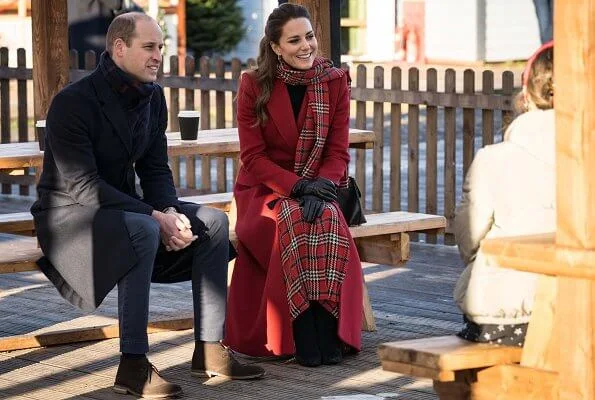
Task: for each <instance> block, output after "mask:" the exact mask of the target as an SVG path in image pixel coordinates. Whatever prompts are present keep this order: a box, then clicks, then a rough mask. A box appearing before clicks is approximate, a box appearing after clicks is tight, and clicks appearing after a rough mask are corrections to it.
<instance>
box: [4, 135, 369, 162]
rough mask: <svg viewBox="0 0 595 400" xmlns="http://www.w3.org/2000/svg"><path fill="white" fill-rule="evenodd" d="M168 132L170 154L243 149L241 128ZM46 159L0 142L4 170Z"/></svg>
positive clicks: (29, 147) (360, 140)
mask: <svg viewBox="0 0 595 400" xmlns="http://www.w3.org/2000/svg"><path fill="white" fill-rule="evenodd" d="M166 135H167V153H168V155H169V156H170V157H174V156H188V155H204V156H223V155H235V154H237V153H239V151H240V140H239V137H238V129H237V128H226V129H208V130H202V131H199V132H198V138H197V140H195V141H184V142H183V141H181V140H180V133H179V132H169V133H167V134H166ZM374 140H375V134H374V132H372V131H367V130H361V129H350V130H349V143H350V146H351V147H356V148H371V146H372V145H373V143H374ZM42 160H43V152H42V151H40V150H39V145H38V144H37V142H22V143H4V144H0V169H2V170H18V169H22V168H27V167H38V166H40V165H41V163H42Z"/></svg>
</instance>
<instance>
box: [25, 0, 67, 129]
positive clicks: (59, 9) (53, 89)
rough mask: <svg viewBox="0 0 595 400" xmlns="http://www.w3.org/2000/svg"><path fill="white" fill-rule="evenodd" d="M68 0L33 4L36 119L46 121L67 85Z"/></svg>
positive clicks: (46, 0)
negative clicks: (54, 99)
mask: <svg viewBox="0 0 595 400" xmlns="http://www.w3.org/2000/svg"><path fill="white" fill-rule="evenodd" d="M67 15H68V14H67V4H66V0H32V1H31V24H32V39H33V99H34V114H35V119H36V120H40V119H45V117H46V115H47V110H48V108H49V106H50V103H51V101H52V98H53V97H54V95H55V94H56V93H58V91H59V90H60V89H62V88H63V87H64V86H65V85H66V84H67V83H68V16H67Z"/></svg>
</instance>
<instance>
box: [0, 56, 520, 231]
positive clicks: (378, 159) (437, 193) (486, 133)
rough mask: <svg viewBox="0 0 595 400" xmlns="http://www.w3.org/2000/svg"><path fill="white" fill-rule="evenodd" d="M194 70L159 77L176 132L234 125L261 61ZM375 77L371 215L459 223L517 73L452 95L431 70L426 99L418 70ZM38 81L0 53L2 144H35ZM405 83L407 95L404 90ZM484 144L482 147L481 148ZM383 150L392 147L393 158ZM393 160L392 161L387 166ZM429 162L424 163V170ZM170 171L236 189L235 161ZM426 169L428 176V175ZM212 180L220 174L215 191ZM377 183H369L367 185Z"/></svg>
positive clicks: (199, 186)
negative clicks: (464, 195)
mask: <svg viewBox="0 0 595 400" xmlns="http://www.w3.org/2000/svg"><path fill="white" fill-rule="evenodd" d="M70 59H71V76H70V78H71V80H72V81H75V80H77V79H80V78H81V77H83V76H85V75H87V74H89V73H90V70H92V69H94V68H95V66H96V62H97V56H96V55H95V54H94V53H93V52H86V53H85V57H84V59H85V62H84V65H82V66H80V65H79V64H78V54H77V52H76V51H72V52H71V58H70ZM196 61H197V60H195V59H194V58H192V57H186V59H185V60H184V69H183V70H184V73H183V74H180V72H179V71H180V70H181V68H180V67H181V66H180V65H179V62H178V58H177V57H175V56H174V57H171V58H170V60H169V66H170V71H169V73H168V74H165V75H164V74H163V73H161V74H160V77H159V80H158V82H159V83H160V84H161V85H162V86H163V87H164V88H165V90H166V97H167V102H168V107H169V127H168V129H169V130H171V131H175V130H178V121H177V114H178V111H179V110H180V109H197V108H198V109H199V110H200V115H201V121H200V126H201V129H212V128H225V127H230V126H235V124H236V118H235V117H236V106H235V102H234V101H233V97H234V96H235V94H236V90H237V85H238V78H239V76H240V74H241V73H242V71H243V70H244V69H246V68H247V66H249V65H252V64H253V63H254V61H253V60H248V62H246V63H244V64H243V63H242V62H241V61H240V60H238V59H233V60H231V62H228V63H226V62H224V61H223V60H222V59H220V58H216V59H213V60H211V59H209V58H207V57H202V58H200V59H199V60H198V63H197V62H196ZM368 69H369V68H368V67H366V66H365V65H363V64H360V65H358V66H357V67H356V68H355V70H351V71H350V73H351V76H352V77H353V78H354V79H353V82H352V90H351V98H352V110H355V114H354V116H355V125H354V127H355V128H359V129H372V130H373V131H374V132H375V134H376V143H375V145H374V148H373V149H371V150H365V149H357V150H351V151H352V152H353V157H352V166H351V168H352V171H353V172H354V175H355V178H356V180H357V182H358V184H359V186H360V188H361V189H362V192H363V195H364V199H365V201H366V203H365V204H366V208H367V209H369V210H374V211H387V210H391V211H393V210H401V209H406V210H408V211H419V212H426V213H430V214H442V215H444V216H446V217H447V218H448V220H449V221H452V218H453V216H454V210H455V204H456V200H457V194H458V193H460V187H461V180H462V179H461V177H462V176H464V175H465V174H466V172H467V170H468V168H469V166H470V164H471V161H472V160H473V155H474V153H475V151H476V147H480V146H485V145H487V144H491V143H494V142H496V141H498V140H501V133H502V132H503V130H504V128H505V127H506V125H507V124H508V123H509V122H510V119H511V117H512V94H513V83H514V76H513V73H512V72H510V71H505V72H503V73H502V75H501V77H497V78H499V79H500V81H501V83H502V84H501V89H500V90H498V91H497V92H496V91H495V90H494V73H493V72H492V71H490V70H485V71H482V72H481V79H480V82H481V90H480V91H477V90H476V88H475V83H476V81H478V80H477V79H476V72H475V71H473V70H471V69H467V70H465V71H464V72H463V79H462V86H463V90H462V91H459V92H457V91H456V82H457V72H455V70H454V69H447V70H445V71H444V76H443V77H440V78H442V79H441V81H443V84H444V90H443V91H440V92H439V91H438V82H439V76H438V72H437V70H436V69H434V68H430V69H428V70H427V71H425V74H426V75H425V79H423V80H425V86H426V89H425V90H420V89H419V87H420V82H421V81H422V79H420V71H419V69H417V68H409V69H407V70H402V69H401V68H399V67H393V68H391V70H390V75H389V76H390V82H387V83H385V74H386V75H388V74H387V72H388V71H385V69H384V68H383V67H380V66H376V67H374V68H373V71H372V74H373V75H372V76H371V78H372V79H371V81H373V85H372V87H368V80H369V79H368V78H369V77H368ZM31 79H32V72H31V69H27V68H26V67H25V51H24V49H19V50H18V52H17V67H16V68H9V67H8V49H6V48H1V49H0V142H1V143H6V142H10V141H27V140H35V138H34V134H33V121H32V120H31V119H32V116H31V113H30V110H31V109H32V107H31V104H29V103H28V101H29V100H28V94H27V91H28V90H27V85H31V84H32V82H31ZM11 81H16V86H17V90H16V99H17V101H16V103H17V107H16V128H17V129H16V132H13V129H12V127H11V121H14V119H11V118H13V114H14V108H15V107H14V106H13V107H12V110H11V106H10V102H11V99H14V93H13V92H11V90H10V86H11V85H10V82H11ZM405 83H406V84H407V89H404V87H405ZM13 87H14V84H13ZM11 96H12V97H11ZM368 103H371V105H372V106H371V113H370V112H368V111H369V110H367V108H368V107H366V105H367V104H368ZM385 105H386V107H385ZM479 121H481V123H480V124H479ZM13 125H14V122H13ZM15 133H16V134H15ZM405 134H406V135H405ZM477 141H480V143H479V145H477V144H476V142H477ZM385 147H386V148H388V151H387V152H385ZM439 150H441V151H439ZM404 154H405V155H406V156H404ZM385 156H386V157H388V160H385ZM404 157H405V158H404ZM421 160H425V161H424V162H423V163H422V162H421ZM405 161H406V162H405ZM461 161H462V162H461ZM229 165H231V166H232V167H231V169H229V168H228V166H229ZM171 167H172V170H173V172H174V179H175V182H176V186H178V187H179V188H180V191H181V193H192V192H224V191H229V190H231V186H232V182H233V177H234V176H235V173H236V171H237V160H232V161H230V162H228V160H226V159H224V158H216V159H215V160H211V159H209V158H207V157H186V158H176V159H172V160H171ZM370 169H371V171H370ZM420 170H422V172H423V171H425V172H424V173H420ZM211 171H213V172H214V174H215V175H214V176H215V178H216V179H215V181H214V182H213V180H212V179H211V175H212V174H211ZM197 174H199V176H200V178H199V179H197ZM370 178H371V182H367V180H369V179H370ZM2 182H3V185H2V193H10V190H11V186H10V185H8V184H6V177H3V178H2ZM21 182H22V183H27V182H25V181H21ZM405 188H406V190H404V189H405ZM19 193H20V194H23V195H27V194H29V193H30V192H29V187H28V186H27V185H25V184H23V185H22V186H20V187H19ZM420 195H421V197H420ZM420 199H421V201H420ZM428 240H429V241H434V240H435V238H431V237H428ZM446 241H447V242H451V241H452V238H451V237H450V235H447V237H446Z"/></svg>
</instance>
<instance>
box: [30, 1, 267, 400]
mask: <svg viewBox="0 0 595 400" xmlns="http://www.w3.org/2000/svg"><path fill="white" fill-rule="evenodd" d="M162 47H163V38H162V32H161V30H160V28H159V26H158V25H157V23H156V22H155V21H154V20H153V19H152V18H151V17H149V16H147V15H145V14H142V13H128V14H122V15H120V16H118V17H117V18H115V19H114V21H113V22H112V24H111V25H110V26H109V28H108V32H107V37H106V52H104V53H103V54H102V55H101V59H100V62H99V65H98V67H97V69H96V70H95V71H94V72H93V73H92V74H91V75H89V76H88V77H86V78H83V79H81V80H80V81H78V82H76V83H74V84H72V85H70V86H68V87H66V88H65V89H63V90H62V91H61V92H60V93H58V94H57V95H56V96H55V98H54V100H53V101H52V104H51V107H50V110H49V112H48V116H47V123H46V148H45V149H46V150H45V156H44V165H43V173H42V175H41V179H40V181H39V185H38V195H39V200H38V201H37V202H36V203H35V204H34V205H33V207H32V208H31V212H32V214H33V216H34V219H35V226H36V229H37V232H38V238H39V243H40V245H41V248H42V250H43V253H44V255H45V256H44V257H43V258H42V259H40V260H39V261H38V264H39V266H40V268H41V269H42V271H43V272H44V273H45V274H46V275H47V277H48V278H49V279H50V280H51V281H52V283H53V284H54V285H55V286H56V288H57V289H58V291H59V292H60V293H61V294H62V296H63V297H64V298H66V299H67V300H68V301H70V302H71V303H72V304H74V305H76V306H78V307H79V308H81V309H83V310H87V311H90V310H94V309H95V308H96V307H98V306H99V305H100V304H101V302H102V301H103V299H104V297H105V296H106V295H107V293H108V292H109V291H110V290H111V289H112V288H113V287H114V286H115V285H116V284H117V286H118V318H119V322H120V351H121V353H122V355H121V358H120V365H119V368H118V372H117V375H116V380H115V384H114V390H115V391H116V392H118V393H132V394H134V395H137V396H148V397H153V398H156V397H166V396H174V395H177V394H179V393H181V388H180V387H179V386H178V385H175V384H172V383H169V382H167V381H166V380H165V379H163V378H162V377H161V376H160V375H159V373H158V372H157V370H156V369H155V368H154V367H153V366H152V365H151V364H150V363H149V361H148V360H147V358H146V356H145V353H147V351H148V341H147V333H146V327H147V320H148V307H149V306H148V301H149V288H150V283H151V281H153V282H164V283H168V282H179V281H184V280H190V279H191V280H192V292H193V303H194V327H195V339H196V344H195V349H194V354H193V356H192V371H191V372H192V375H197V376H200V375H208V376H213V375H221V376H227V377H230V378H235V379H249V378H258V377H261V376H263V375H264V371H263V370H262V368H260V367H258V366H254V365H243V364H240V363H239V362H238V361H236V360H235V359H234V358H233V357H232V355H231V354H230V353H229V352H228V350H227V349H226V348H224V347H223V346H222V345H221V344H220V342H219V340H220V339H222V338H223V329H224V319H225V307H226V297H227V262H228V259H229V250H230V249H229V239H228V221H227V217H226V216H225V214H224V213H222V212H220V211H218V210H215V209H210V208H208V207H201V206H199V205H196V204H192V203H184V202H180V201H178V199H177V197H176V192H175V188H174V184H173V178H172V174H171V171H170V169H169V167H168V165H167V141H166V137H165V129H166V125H167V109H166V104H165V97H164V95H163V90H162V88H161V87H160V86H159V85H157V84H156V83H154V82H155V80H156V79H157V71H158V69H159V65H160V62H161V49H162ZM135 172H136V175H138V177H139V179H140V185H141V188H142V192H143V197H142V198H141V197H140V196H139V195H138V194H137V193H136V190H135Z"/></svg>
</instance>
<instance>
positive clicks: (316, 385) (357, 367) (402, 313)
mask: <svg viewBox="0 0 595 400" xmlns="http://www.w3.org/2000/svg"><path fill="white" fill-rule="evenodd" d="M364 272H365V275H366V281H367V283H368V288H369V291H370V296H371V298H372V308H373V309H374V314H375V317H376V322H377V328H378V330H377V332H373V333H368V332H363V338H364V340H363V344H364V348H363V351H362V352H361V353H360V354H358V355H356V356H352V357H349V358H347V359H346V360H345V361H344V363H343V364H341V365H339V366H332V367H326V366H325V367H318V368H312V369H310V368H304V367H301V366H299V365H298V364H296V363H295V362H294V361H291V360H286V361H259V362H260V365H262V366H263V367H264V368H266V370H267V376H266V377H265V378H264V379H262V380H258V381H245V382H239V381H226V380H223V379H220V378H213V379H210V380H204V379H196V378H192V377H190V373H189V370H190V358H191V356H192V349H193V342H194V337H193V332H192V331H191V330H184V331H177V332H167V333H156V334H152V335H149V339H150V342H151V354H150V359H151V361H153V362H154V363H155V365H156V366H157V367H158V368H159V369H160V371H162V372H163V373H164V375H165V376H167V377H168V378H169V379H171V380H173V381H175V382H177V383H179V384H181V385H182V386H183V388H184V392H185V395H184V398H188V399H259V400H268V399H300V400H305V399H320V398H325V397H329V398H330V399H341V400H355V399H357V400H367V399H370V400H372V399H374V400H381V399H383V398H386V399H390V398H394V397H396V396H397V395H398V398H399V399H412V400H415V399H419V400H422V399H423V400H429V399H436V396H435V395H434V393H433V391H432V386H431V381H430V380H422V379H419V380H416V379H414V378H411V377H407V376H402V375H398V374H395V373H390V372H386V371H383V370H382V369H381V368H380V361H379V359H378V356H377V354H376V348H377V346H378V344H380V343H382V342H388V341H393V340H400V339H412V338H418V337H425V336H437V335H448V334H452V333H455V332H456V331H457V330H458V329H459V328H460V327H461V316H460V314H459V312H458V310H457V309H456V307H455V305H454V304H453V301H452V289H453V285H454V282H455V281H456V278H457V277H458V275H459V273H460V272H461V263H460V261H459V257H458V254H457V251H456V249H455V248H453V247H447V246H439V245H426V244H415V243H414V244H412V246H411V260H410V261H409V262H408V263H407V264H405V266H403V267H399V268H393V267H388V266H383V265H376V264H365V265H364ZM115 294H116V293H114V292H112V293H110V295H109V296H108V298H107V299H106V301H105V302H104V304H103V305H102V306H101V307H100V308H99V310H98V311H97V312H96V313H95V314H93V315H87V316H85V315H83V314H81V313H79V312H77V311H75V310H74V309H73V307H71V306H70V305H69V304H67V303H66V302H65V301H63V300H62V299H61V298H60V297H59V295H58V294H57V292H56V291H55V289H54V288H53V287H52V286H51V284H50V283H49V282H48V281H47V280H46V279H45V278H44V277H43V276H41V274H40V273H38V272H27V273H19V274H7V275H2V276H0V335H4V336H8V335H13V334H17V333H20V334H24V333H37V332H41V331H46V330H55V329H57V328H63V329H68V328H73V327H76V326H81V325H108V324H113V323H115V322H116V296H115ZM151 296H152V299H151V318H152V319H159V318H163V317H172V316H176V317H177V316H179V317H183V316H188V315H189V314H190V313H191V310H192V299H191V291H190V285H189V284H188V283H182V284H174V285H157V284H155V285H153V287H152V291H151ZM118 357H119V354H118V340H117V339H109V340H103V341H99V342H83V343H78V344H72V345H61V346H55V347H49V348H41V349H34V350H21V351H14V352H7V353H0V399H5V398H10V399H40V400H50V399H51V400H54V399H126V398H130V399H132V398H133V397H123V396H120V395H116V394H115V393H113V392H112V390H111V385H112V383H113V379H114V377H115V373H116V369H117V365H118ZM247 361H248V362H255V361H254V360H251V359H247ZM332 396H337V397H332Z"/></svg>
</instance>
